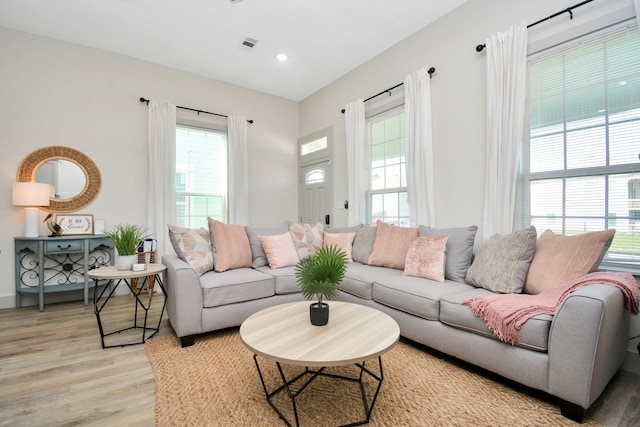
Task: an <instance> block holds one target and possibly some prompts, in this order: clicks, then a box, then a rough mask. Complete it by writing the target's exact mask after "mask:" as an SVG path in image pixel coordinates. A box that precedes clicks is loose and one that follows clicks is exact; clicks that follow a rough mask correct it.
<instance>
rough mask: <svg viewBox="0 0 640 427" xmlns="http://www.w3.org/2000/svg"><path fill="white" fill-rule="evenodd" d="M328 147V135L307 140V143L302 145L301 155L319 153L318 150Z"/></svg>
mask: <svg viewBox="0 0 640 427" xmlns="http://www.w3.org/2000/svg"><path fill="white" fill-rule="evenodd" d="M326 149H327V137H326V136H323V137H322V138H318V139H315V140H313V141H310V142H307V143H305V144H301V145H300V156H302V157H304V156H307V155H309V154H312V153H317V152H318V151H322V150H326Z"/></svg>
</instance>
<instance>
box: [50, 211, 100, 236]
mask: <svg viewBox="0 0 640 427" xmlns="http://www.w3.org/2000/svg"><path fill="white" fill-rule="evenodd" d="M53 222H54V223H55V224H56V225H57V226H58V227H59V228H60V234H64V235H65V236H80V235H86V234H93V215H91V214H88V215H85V214H83V215H78V214H62V215H60V214H56V215H55V216H54V219H53Z"/></svg>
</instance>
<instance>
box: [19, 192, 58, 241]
mask: <svg viewBox="0 0 640 427" xmlns="http://www.w3.org/2000/svg"><path fill="white" fill-rule="evenodd" d="M49 194H50V187H49V185H48V184H40V183H37V182H15V183H14V184H13V186H12V188H11V200H12V203H13V205H14V206H26V207H25V209H24V237H38V236H39V232H38V224H39V221H38V217H39V210H38V207H43V206H49Z"/></svg>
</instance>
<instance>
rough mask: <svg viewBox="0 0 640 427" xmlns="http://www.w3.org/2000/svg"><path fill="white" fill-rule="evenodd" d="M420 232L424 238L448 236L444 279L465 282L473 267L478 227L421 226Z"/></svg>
mask: <svg viewBox="0 0 640 427" xmlns="http://www.w3.org/2000/svg"><path fill="white" fill-rule="evenodd" d="M418 231H419V232H420V236H423V237H437V236H448V239H447V257H446V261H445V267H444V277H445V278H446V279H449V280H455V281H457V282H464V278H465V277H466V275H467V270H468V269H469V266H471V260H472V259H473V244H474V242H475V239H476V232H477V231H478V226H476V225H470V226H469V227H455V228H430V227H425V226H424V225H421V226H420V227H418Z"/></svg>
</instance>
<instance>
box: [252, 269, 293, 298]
mask: <svg viewBox="0 0 640 427" xmlns="http://www.w3.org/2000/svg"><path fill="white" fill-rule="evenodd" d="M295 268H296V267H295V266H291V267H282V268H270V267H260V268H258V269H257V270H258V271H260V272H262V273H264V274H268V275H270V276H273V278H274V280H275V292H276V295H282V294H294V293H296V292H301V289H300V286H298V282H297V281H296V276H295Z"/></svg>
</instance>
